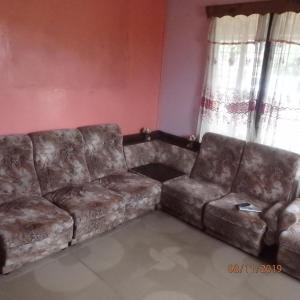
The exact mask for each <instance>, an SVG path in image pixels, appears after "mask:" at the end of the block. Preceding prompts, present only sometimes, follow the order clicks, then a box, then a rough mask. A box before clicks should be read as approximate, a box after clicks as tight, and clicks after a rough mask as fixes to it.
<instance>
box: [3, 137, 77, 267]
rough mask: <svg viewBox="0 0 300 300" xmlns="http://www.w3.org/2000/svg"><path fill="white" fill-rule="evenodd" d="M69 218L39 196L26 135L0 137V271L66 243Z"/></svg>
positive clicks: (65, 245) (30, 259)
mask: <svg viewBox="0 0 300 300" xmlns="http://www.w3.org/2000/svg"><path fill="white" fill-rule="evenodd" d="M72 235H73V220H72V218H71V216H70V215H69V214H68V213H66V212H65V211H63V210H61V209H59V208H58V207H57V206H55V205H54V204H52V203H50V202H49V201H47V200H46V199H45V198H43V197H42V194H41V190H40V185H39V182H38V178H37V175H36V171H35V168H34V161H33V147H32V143H31V140H30V138H29V136H27V135H15V136H2V137H0V271H1V273H8V272H11V271H13V270H15V269H17V268H19V267H20V266H22V265H23V264H24V263H26V262H33V261H35V260H38V259H40V258H42V257H44V256H47V255H49V254H51V253H53V252H56V251H59V250H61V249H64V248H66V247H68V243H69V242H70V241H71V240H72Z"/></svg>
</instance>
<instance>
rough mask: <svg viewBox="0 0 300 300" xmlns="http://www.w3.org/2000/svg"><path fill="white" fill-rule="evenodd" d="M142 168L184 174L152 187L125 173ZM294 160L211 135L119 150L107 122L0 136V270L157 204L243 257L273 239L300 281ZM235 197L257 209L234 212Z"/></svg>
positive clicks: (299, 205)
mask: <svg viewBox="0 0 300 300" xmlns="http://www.w3.org/2000/svg"><path fill="white" fill-rule="evenodd" d="M149 163H161V164H164V165H167V166H170V167H172V168H175V169H177V170H179V171H181V172H182V173H184V174H185V175H183V176H180V177H176V178H174V179H171V180H168V181H166V182H164V183H161V182H158V181H156V180H154V179H151V178H149V177H147V176H144V175H141V174H137V173H134V172H132V171H131V170H130V169H132V168H134V167H137V166H143V165H147V164H149ZM298 164H299V156H298V155H296V154H294V153H290V152H287V151H283V150H278V149H274V148H271V147H266V146H262V145H258V144H254V143H245V142H244V141H240V140H237V139H233V138H229V137H225V136H221V135H217V134H212V133H208V134H206V135H205V136H204V138H203V141H202V144H201V148H200V151H199V153H198V154H197V153H196V152H195V151H191V150H189V149H186V148H184V147H179V146H176V145H174V144H171V143H168V142H166V141H164V140H160V139H155V140H152V141H147V142H146V141H143V142H141V143H137V144H134V145H125V146H123V137H122V134H121V131H120V128H119V126H117V125H115V124H105V125H95V126H86V127H80V128H78V129H61V130H49V131H43V132H34V133H31V134H29V135H15V136H2V137H0V270H1V273H8V272H11V271H13V270H15V269H17V268H19V267H20V266H22V265H23V264H24V263H27V262H31V261H35V260H37V259H40V258H42V257H45V256H47V255H49V254H51V253H54V252H57V251H59V250H61V249H64V248H66V247H68V246H69V245H71V244H74V243H77V242H81V241H84V240H86V239H88V238H90V237H93V236H95V235H97V234H100V233H103V232H106V231H108V230H111V229H113V228H115V227H116V226H119V225H120V224H122V223H123V222H126V221H128V220H132V219H134V218H136V217H139V216H142V215H143V214H145V213H146V212H149V211H152V210H154V209H156V208H160V207H161V208H162V209H163V210H164V211H166V212H168V213H170V214H172V215H174V216H176V217H178V218H180V219H182V220H184V221H186V222H188V223H190V224H192V225H194V226H196V227H198V228H199V229H203V230H206V232H208V233H210V234H212V235H214V236H216V237H217V238H219V239H221V240H224V241H225V242H227V243H230V244H232V245H234V246H236V247H238V248H241V249H243V250H244V251H246V252H248V253H251V254H253V255H259V253H260V251H261V248H262V246H263V245H264V244H266V245H272V244H278V243H279V244H280V245H279V252H278V261H279V262H280V263H281V264H282V265H283V266H284V270H286V272H288V273H290V274H291V275H293V276H296V277H297V276H298V277H299V278H300V276H299V274H300V272H299V268H300V242H299V241H300V237H299V236H300V227H299V222H300V221H299V220H300V213H299V211H300V200H299V199H298V200H295V201H294V202H291V195H292V192H293V187H294V182H295V179H296V173H297V171H298ZM245 200H246V201H247V202H250V203H253V204H255V205H256V206H258V207H259V208H261V209H262V211H263V212H262V213H261V214H256V213H245V212H244V213H243V212H239V211H238V210H237V209H236V207H235V205H236V204H238V203H241V202H245ZM295 265H296V266H295Z"/></svg>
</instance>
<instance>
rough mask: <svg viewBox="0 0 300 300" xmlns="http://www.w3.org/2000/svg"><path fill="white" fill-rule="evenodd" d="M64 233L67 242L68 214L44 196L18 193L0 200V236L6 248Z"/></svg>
mask: <svg viewBox="0 0 300 300" xmlns="http://www.w3.org/2000/svg"><path fill="white" fill-rule="evenodd" d="M0 198H3V197H2V196H1V197H0ZM66 233H67V234H68V235H69V238H70V239H69V241H71V239H72V234H73V220H72V218H71V216H70V215H69V214H68V213H66V212H65V211H63V210H61V209H60V208H58V207H57V206H55V205H54V204H52V203H50V202H49V201H47V200H46V199H44V198H41V197H39V196H33V197H27V196H21V197H17V198H14V199H9V200H8V199H6V201H5V200H3V199H2V201H0V237H1V239H2V240H3V243H4V245H5V248H6V249H9V248H14V247H21V246H23V245H27V244H32V243H35V242H39V241H43V240H47V239H57V238H58V237H59V236H60V235H65V234H66Z"/></svg>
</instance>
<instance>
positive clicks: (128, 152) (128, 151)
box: [124, 142, 156, 169]
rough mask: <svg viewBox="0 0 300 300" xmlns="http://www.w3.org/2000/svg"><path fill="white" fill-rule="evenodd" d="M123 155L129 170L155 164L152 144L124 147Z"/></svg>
mask: <svg viewBox="0 0 300 300" xmlns="http://www.w3.org/2000/svg"><path fill="white" fill-rule="evenodd" d="M124 153H125V157H126V162H127V167H128V168H129V169H132V168H135V167H139V166H144V165H148V164H151V163H155V162H156V149H155V147H154V144H153V142H145V143H140V144H134V145H128V146H125V147H124Z"/></svg>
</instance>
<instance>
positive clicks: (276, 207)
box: [262, 202, 286, 246]
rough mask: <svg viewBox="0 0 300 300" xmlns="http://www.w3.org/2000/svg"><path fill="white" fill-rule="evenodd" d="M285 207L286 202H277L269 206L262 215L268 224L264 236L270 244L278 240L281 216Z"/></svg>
mask: <svg viewBox="0 0 300 300" xmlns="http://www.w3.org/2000/svg"><path fill="white" fill-rule="evenodd" d="M285 207H286V203H284V202H276V203H275V204H273V205H272V206H271V207H269V208H268V209H267V210H266V211H265V212H264V214H263V215H262V219H263V220H264V221H265V222H266V224H267V231H266V234H265V237H264V241H265V243H266V244H267V245H268V246H271V245H274V244H275V243H276V241H277V238H278V223H279V217H280V215H281V214H282V211H283V210H284V209H285Z"/></svg>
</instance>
